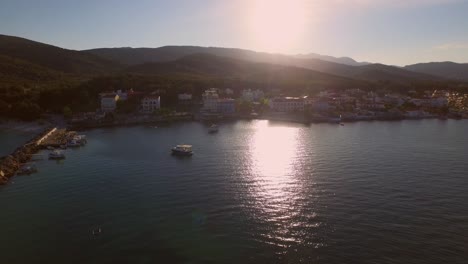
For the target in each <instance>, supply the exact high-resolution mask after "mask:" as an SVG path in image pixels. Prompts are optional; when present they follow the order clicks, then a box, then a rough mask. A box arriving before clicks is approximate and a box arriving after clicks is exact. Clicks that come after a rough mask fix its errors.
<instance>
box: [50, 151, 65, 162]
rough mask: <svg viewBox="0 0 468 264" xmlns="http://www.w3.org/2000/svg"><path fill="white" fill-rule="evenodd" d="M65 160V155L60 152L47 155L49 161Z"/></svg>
mask: <svg viewBox="0 0 468 264" xmlns="http://www.w3.org/2000/svg"><path fill="white" fill-rule="evenodd" d="M64 158H65V154H63V152H62V151H60V150H54V151H52V152H50V153H49V159H55V160H61V159H64Z"/></svg>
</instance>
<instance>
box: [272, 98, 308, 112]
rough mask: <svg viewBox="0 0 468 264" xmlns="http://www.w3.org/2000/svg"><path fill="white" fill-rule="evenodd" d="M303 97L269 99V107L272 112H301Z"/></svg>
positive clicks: (302, 109)
mask: <svg viewBox="0 0 468 264" xmlns="http://www.w3.org/2000/svg"><path fill="white" fill-rule="evenodd" d="M304 105H305V103H304V98H301V97H276V98H273V99H271V100H270V108H271V110H272V111H274V112H303V111H304Z"/></svg>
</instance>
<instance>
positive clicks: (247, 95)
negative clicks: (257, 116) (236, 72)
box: [242, 89, 265, 102]
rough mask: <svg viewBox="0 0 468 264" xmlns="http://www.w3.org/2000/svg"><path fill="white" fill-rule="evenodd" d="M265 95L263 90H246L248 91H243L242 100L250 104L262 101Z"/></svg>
mask: <svg viewBox="0 0 468 264" xmlns="http://www.w3.org/2000/svg"><path fill="white" fill-rule="evenodd" d="M264 96H265V95H264V93H263V91H262V90H259V89H257V90H253V91H252V90H250V89H246V90H243V91H242V99H244V100H245V101H248V102H253V101H259V100H260V99H262V98H263V97H264Z"/></svg>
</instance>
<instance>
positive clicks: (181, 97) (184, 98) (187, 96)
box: [177, 93, 192, 101]
mask: <svg viewBox="0 0 468 264" xmlns="http://www.w3.org/2000/svg"><path fill="white" fill-rule="evenodd" d="M177 98H178V99H179V101H189V100H192V95H191V94H188V93H183V94H178V95H177Z"/></svg>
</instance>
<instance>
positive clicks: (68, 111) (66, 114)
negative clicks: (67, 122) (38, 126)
mask: <svg viewBox="0 0 468 264" xmlns="http://www.w3.org/2000/svg"><path fill="white" fill-rule="evenodd" d="M72 114H73V112H72V110H71V108H70V107H69V106H65V107H64V108H63V116H64V117H65V118H67V119H70V118H71V117H72Z"/></svg>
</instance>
